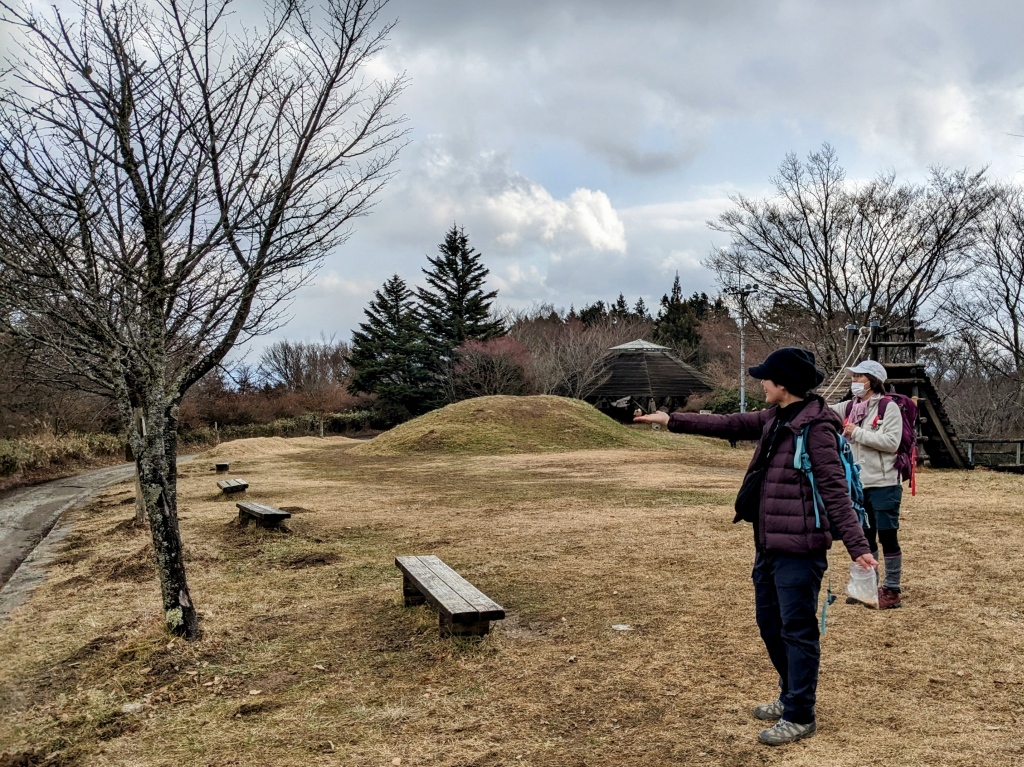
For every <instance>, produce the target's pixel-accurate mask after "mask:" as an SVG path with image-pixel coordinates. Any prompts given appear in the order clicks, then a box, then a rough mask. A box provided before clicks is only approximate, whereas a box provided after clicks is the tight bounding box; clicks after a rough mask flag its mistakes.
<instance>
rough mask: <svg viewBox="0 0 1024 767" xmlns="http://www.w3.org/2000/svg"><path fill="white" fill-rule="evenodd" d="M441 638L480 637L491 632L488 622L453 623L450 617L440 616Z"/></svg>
mask: <svg viewBox="0 0 1024 767" xmlns="http://www.w3.org/2000/svg"><path fill="white" fill-rule="evenodd" d="M439 623H440V626H441V636H443V637H482V636H487V632H488V631H490V630H491V622H490V621H477V622H475V623H455V622H453V621H452V619H451V616H450V615H441V616H440V620H439Z"/></svg>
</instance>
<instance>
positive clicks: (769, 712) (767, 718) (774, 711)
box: [754, 698, 783, 722]
mask: <svg viewBox="0 0 1024 767" xmlns="http://www.w3.org/2000/svg"><path fill="white" fill-rule="evenodd" d="M782 711H783V709H782V698H776V699H775V700H773V701H772V702H771V703H762V704H761V705H760V706H754V716H755V717H757V718H758V719H760V720H761V721H764V722H774V721H775V720H776V719H782Z"/></svg>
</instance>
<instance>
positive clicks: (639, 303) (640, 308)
mask: <svg viewBox="0 0 1024 767" xmlns="http://www.w3.org/2000/svg"><path fill="white" fill-rule="evenodd" d="M633 315H634V316H635V317H636V318H637V319H638V320H649V319H651V315H650V314H648V312H647V304H645V303H644V300H643V298H638V299H637V300H636V305H635V306H634V307H633Z"/></svg>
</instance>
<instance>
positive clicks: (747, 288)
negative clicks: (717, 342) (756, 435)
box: [725, 281, 757, 413]
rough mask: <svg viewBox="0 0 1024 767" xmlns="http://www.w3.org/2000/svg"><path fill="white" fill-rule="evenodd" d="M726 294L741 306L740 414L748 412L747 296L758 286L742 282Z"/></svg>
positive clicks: (729, 289) (730, 288) (727, 289)
mask: <svg viewBox="0 0 1024 767" xmlns="http://www.w3.org/2000/svg"><path fill="white" fill-rule="evenodd" d="M725 292H726V293H728V294H729V295H730V296H736V298H737V299H738V300H739V304H740V412H741V413H746V412H747V355H746V348H745V346H744V344H743V320H744V317H745V315H746V300H747V296H750V295H753V294H754V293H756V292H757V285H754V284H753V283H747V284H743V283H742V281H741V282H740V283H739V284H737V285H736V286H735V287H727V288H726V289H725Z"/></svg>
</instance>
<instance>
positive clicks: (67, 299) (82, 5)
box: [0, 0, 403, 639]
mask: <svg viewBox="0 0 1024 767" xmlns="http://www.w3.org/2000/svg"><path fill="white" fill-rule="evenodd" d="M385 1H386V0H324V4H323V5H321V6H316V7H314V6H312V5H311V4H309V3H308V2H305V1H304V0H280V2H272V3H271V4H270V5H269V6H268V10H267V16H266V18H265V20H264V22H263V23H262V24H260V25H259V26H257V27H252V28H247V29H242V28H241V27H239V26H235V27H232V26H231V25H232V24H234V23H235V22H234V21H233V17H232V15H231V14H230V13H229V11H228V6H229V0H214V1H207V2H203V1H202V0H153V2H147V0H111V1H101V0H77V2H75V4H74V8H75V18H69V17H67V16H65V15H64V14H63V13H61V12H60V11H59V10H56V9H54V10H53V11H52V13H51V15H50V16H48V17H46V18H44V17H42V16H39V15H37V13H36V11H35V10H33V8H32V6H31V5H30V4H27V3H26V4H25V5H20V4H17V3H15V2H10V1H8V0H0V14H2V16H3V19H4V21H6V22H7V24H8V25H9V26H11V27H13V28H14V30H15V32H16V33H17V34H18V38H19V42H20V45H21V49H22V54H21V55H20V56H19V57H18V58H17V60H15V61H13V62H12V68H11V71H10V77H11V78H13V84H12V86H11V87H9V88H7V89H6V90H4V91H3V92H2V93H0V145H2V146H3V155H2V159H0V195H3V202H4V203H5V215H4V217H3V219H2V220H0V269H2V270H3V279H2V280H0V285H2V290H0V311H4V312H9V313H10V316H12V317H13V318H14V321H13V326H14V332H16V333H18V334H20V335H22V336H23V337H28V338H31V339H32V340H34V341H35V342H38V343H40V344H42V345H43V346H45V347H46V348H47V349H48V350H49V351H50V354H51V355H52V357H53V359H57V360H59V361H60V364H61V365H62V366H65V367H66V368H68V369H71V370H74V371H76V372H77V373H78V374H79V375H80V376H81V377H82V378H83V380H84V381H86V382H87V384H88V386H89V387H91V388H92V389H94V390H95V391H97V392H100V393H104V394H107V395H109V396H110V397H112V398H113V399H114V400H115V401H116V402H117V404H118V408H119V411H120V417H121V422H122V423H123V425H124V429H125V431H126V433H127V434H128V439H129V443H130V445H131V448H132V451H133V453H134V455H135V456H136V462H137V466H138V471H139V476H140V482H141V487H142V495H143V497H144V502H145V506H146V511H147V516H148V520H149V524H150V528H151V531H152V537H153V546H154V549H155V552H156V559H157V564H158V571H159V574H160V582H161V593H162V599H163V608H164V613H165V619H166V623H167V627H168V629H169V630H170V631H172V632H174V633H176V634H180V635H183V636H185V637H187V638H190V639H191V638H195V637H197V636H198V635H199V626H198V619H197V615H196V610H195V607H194V604H193V602H192V598H191V596H190V594H189V588H188V583H187V579H186V574H185V567H184V562H183V558H182V550H181V538H180V535H179V531H178V516H177V486H176V481H175V476H176V452H177V423H178V407H179V404H180V402H181V398H182V396H183V395H184V393H185V392H186V391H187V390H188V388H189V387H190V386H191V385H192V384H193V383H195V382H196V381H197V380H199V379H200V378H201V377H202V376H203V375H205V374H206V373H207V372H209V371H210V370H212V369H213V368H214V367H215V366H216V365H217V364H218V363H220V362H221V360H223V359H224V357H225V355H226V354H227V353H228V351H229V350H230V349H231V348H232V347H233V346H234V345H235V344H238V343H241V342H244V341H246V340H248V339H250V338H252V337H253V336H254V335H256V334H258V333H260V332H265V331H266V330H268V329H269V328H270V327H272V326H273V325H274V323H275V322H276V321H277V320H278V319H279V318H280V316H281V312H282V311H283V309H284V306H285V301H286V299H287V298H288V296H289V295H290V294H291V293H292V292H293V291H294V290H295V289H296V287H297V286H299V285H301V284H302V283H303V282H304V281H305V280H306V279H307V278H308V277H309V275H310V274H311V273H312V270H314V269H315V268H316V267H317V266H318V265H319V263H320V261H321V259H322V258H323V256H324V255H325V254H326V253H327V252H328V251H330V250H331V249H332V248H334V247H335V246H337V245H339V244H340V243H342V242H344V241H345V239H346V237H347V236H348V233H349V229H348V225H349V222H350V221H351V220H352V218H353V217H355V216H359V215H362V214H364V213H366V212H367V210H368V208H369V206H370V204H371V201H372V199H373V198H374V196H375V195H376V194H377V193H378V192H379V191H380V190H381V188H382V187H383V186H384V185H385V184H386V183H387V181H388V179H389V177H390V174H391V167H392V163H393V161H394V159H395V157H396V153H397V152H398V150H399V148H400V146H401V144H402V143H403V138H402V137H403V130H402V128H401V124H400V122H401V121H400V118H396V117H393V116H391V115H390V109H391V107H392V106H393V104H394V101H395V99H396V97H397V95H398V94H399V92H400V91H401V88H402V82H403V81H402V78H400V77H399V78H397V79H394V80H390V81H384V82H381V81H374V80H368V79H366V78H365V75H364V65H365V64H366V63H367V61H368V60H369V59H370V58H372V57H373V56H374V55H376V54H377V53H378V52H379V51H381V49H382V47H383V46H384V44H385V41H386V37H387V35H388V32H389V30H390V29H391V24H389V23H386V22H383V20H382V19H381V13H382V8H383V6H384V3H385ZM136 414H137V415H138V416H139V420H138V423H139V424H140V427H139V428H136V427H135V421H134V416H135V415H136Z"/></svg>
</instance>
